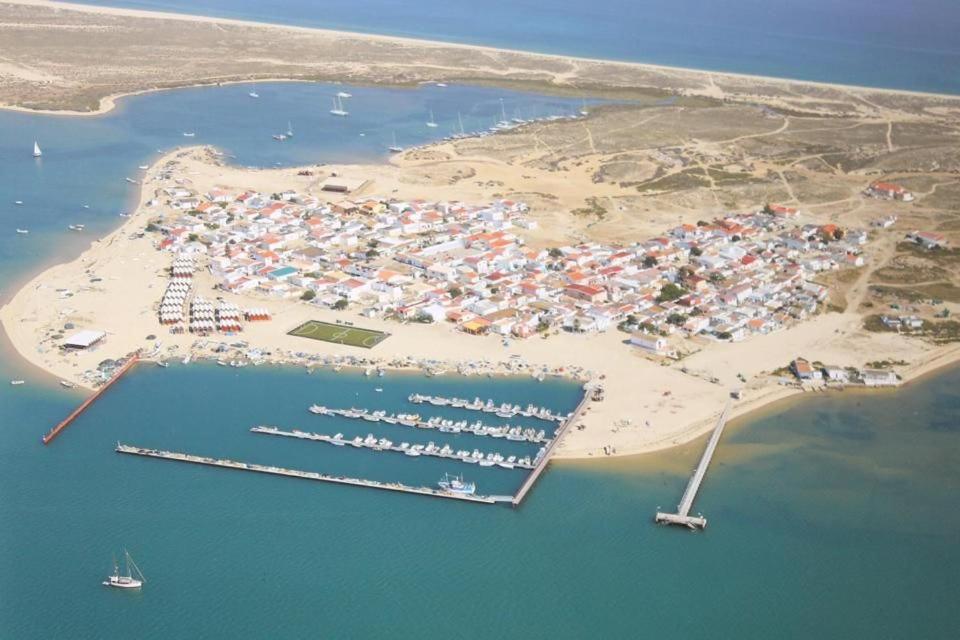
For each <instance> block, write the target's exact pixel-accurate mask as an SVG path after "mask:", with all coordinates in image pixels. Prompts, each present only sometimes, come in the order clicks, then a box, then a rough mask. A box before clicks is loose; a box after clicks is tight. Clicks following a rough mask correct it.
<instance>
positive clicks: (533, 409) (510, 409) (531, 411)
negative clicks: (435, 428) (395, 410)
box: [407, 393, 569, 422]
mask: <svg viewBox="0 0 960 640" xmlns="http://www.w3.org/2000/svg"><path fill="white" fill-rule="evenodd" d="M407 399H408V400H409V401H410V402H412V403H413V404H431V405H433V406H435V407H453V408H454V409H466V410H468V411H483V412H484V413H492V414H494V415H495V416H498V417H500V418H512V417H514V416H523V417H525V418H538V419H540V420H547V421H552V422H563V421H564V420H566V419H567V418H568V417H569V416H568V415H567V414H560V413H554V412H553V411H552V410H550V409H547V408H546V407H537V406H535V405H532V404H528V405H527V406H526V408H522V407H521V406H520V405H518V404H509V403H506V402H504V403H502V404H496V403H495V402H494V401H493V400H487V401H486V402H484V401H483V400H481V399H480V398H474V399H473V400H466V399H464V398H444V397H443V396H430V395H423V394H420V393H412V394H410V395H409V396H408V397H407Z"/></svg>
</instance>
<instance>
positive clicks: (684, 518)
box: [654, 400, 732, 529]
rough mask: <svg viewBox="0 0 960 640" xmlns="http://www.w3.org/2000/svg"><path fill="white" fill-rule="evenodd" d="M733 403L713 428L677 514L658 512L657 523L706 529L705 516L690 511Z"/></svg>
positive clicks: (724, 409) (726, 406) (724, 408)
mask: <svg viewBox="0 0 960 640" xmlns="http://www.w3.org/2000/svg"><path fill="white" fill-rule="evenodd" d="M731 402H732V401H731V400H727V404H726V405H724V407H723V411H722V412H721V413H720V417H719V418H718V419H717V426H715V427H714V428H713V433H712V434H710V439H709V440H708V441H707V447H706V449H704V451H703V455H702V456H701V457H700V463H699V464H697V468H696V469H695V470H694V472H693V476H692V477H691V478H690V482H689V483H688V484H687V489H686V491H684V492H683V497H682V498H681V499H680V504H679V505H678V506H677V512H676V513H661V512H657V515H656V516H655V517H654V521H655V522H657V523H663V524H679V525H683V526H686V527H689V528H690V529H705V528H706V526H707V519H706V518H704V517H703V516H691V515H690V509H691V508H692V507H693V501H694V500H696V498H697V492H698V491H700V485H701V483H702V482H703V478H704V476H705V475H706V473H707V467H709V466H710V461H711V460H712V459H713V454H714V452H715V451H716V450H717V444H718V443H719V442H720V436H721V435H723V428H724V427H725V426H726V424H727V416H728V415H729V414H730V405H731Z"/></svg>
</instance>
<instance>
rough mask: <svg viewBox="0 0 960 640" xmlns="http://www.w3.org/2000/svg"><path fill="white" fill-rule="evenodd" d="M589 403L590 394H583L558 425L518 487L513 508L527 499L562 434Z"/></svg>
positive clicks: (512, 501)
mask: <svg viewBox="0 0 960 640" xmlns="http://www.w3.org/2000/svg"><path fill="white" fill-rule="evenodd" d="M589 403H590V393H589V392H587V393H584V394H583V398H582V399H581V400H580V404H578V405H577V408H576V409H574V410H573V413H571V414H570V415H569V416H567V419H566V420H565V421H564V422H562V423H561V424H560V428H559V429H557V435H556V436H555V437H554V438H553V440H551V441H550V444H548V445H547V446H546V448H545V449H544V451H543V454H542V455H541V456H540V459H539V461H538V462H537V465H536V466H535V467H534V468H533V471H532V472H531V473H530V475H529V476H527V479H526V480H524V481H523V484H522V485H521V486H520V490H519V491H517V493H516V495H514V496H513V500H511V503H512V504H513V506H514V507H519V506H520V503H521V502H523V499H524V498H526V497H527V493H529V492H530V489H532V488H533V485H534V484H536V482H537V480H538V479H539V478H540V474H541V473H543V472H544V470H545V469H546V468H547V464H548V463H549V462H550V458H551V457H552V456H553V452H554V450H555V449H556V447H557V443H559V442H560V440H561V439H563V436H564V434H565V433H566V432H567V429H569V428H570V425H572V424H573V423H574V422H576V420H577V419H578V418H579V417H580V414H581V413H583V410H584V409H585V408H586V407H587V405H588V404H589Z"/></svg>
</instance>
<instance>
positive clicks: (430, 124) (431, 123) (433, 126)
mask: <svg viewBox="0 0 960 640" xmlns="http://www.w3.org/2000/svg"><path fill="white" fill-rule="evenodd" d="M427 126H428V127H430V128H431V129H436V128H437V121H436V120H434V119H433V109H430V119H429V120H427Z"/></svg>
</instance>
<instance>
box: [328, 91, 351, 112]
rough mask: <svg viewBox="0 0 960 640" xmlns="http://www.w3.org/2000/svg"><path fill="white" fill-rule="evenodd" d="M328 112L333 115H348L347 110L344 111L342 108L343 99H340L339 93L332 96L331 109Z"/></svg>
mask: <svg viewBox="0 0 960 640" xmlns="http://www.w3.org/2000/svg"><path fill="white" fill-rule="evenodd" d="M330 113H331V114H333V115H335V116H348V115H350V112H349V111H346V110H345V109H344V108H343V101H342V100H341V99H340V95H339V94H338V95H336V96H334V97H333V109H330Z"/></svg>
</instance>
